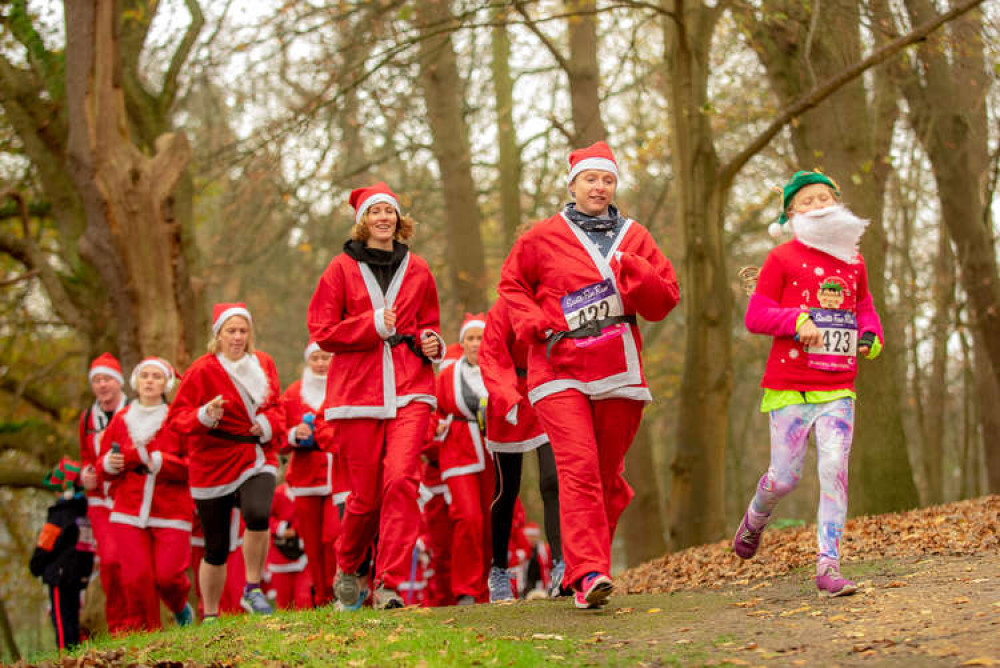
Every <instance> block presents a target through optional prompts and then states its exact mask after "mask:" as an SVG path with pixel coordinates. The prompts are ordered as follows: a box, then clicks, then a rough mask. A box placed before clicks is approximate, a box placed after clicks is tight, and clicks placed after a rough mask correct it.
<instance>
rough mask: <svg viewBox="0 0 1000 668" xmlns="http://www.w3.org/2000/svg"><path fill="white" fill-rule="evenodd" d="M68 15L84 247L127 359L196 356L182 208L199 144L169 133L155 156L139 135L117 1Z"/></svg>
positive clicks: (72, 134) (70, 8) (74, 5)
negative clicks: (187, 306)
mask: <svg viewBox="0 0 1000 668" xmlns="http://www.w3.org/2000/svg"><path fill="white" fill-rule="evenodd" d="M65 17H66V98H67V109H68V118H69V138H68V156H69V170H70V174H71V176H72V177H73V180H74V182H75V183H76V186H77V189H78V191H79V192H80V194H81V198H82V200H83V203H84V209H85V211H86V215H87V229H86V232H85V233H84V236H83V238H82V239H81V240H80V248H81V254H84V255H85V256H86V257H87V258H88V260H89V261H90V262H91V263H92V264H93V265H94V266H95V267H97V269H98V272H99V273H100V274H101V277H102V279H103V281H104V283H105V285H106V287H107V289H108V294H109V296H110V298H111V302H112V304H113V308H114V311H115V316H116V320H117V323H118V344H119V345H118V348H119V353H120V355H121V357H122V361H123V363H124V364H125V366H132V365H134V364H135V363H136V362H137V361H139V359H140V358H141V357H142V356H144V355H149V354H157V355H162V356H165V357H167V358H168V359H171V360H185V359H189V357H190V353H189V350H188V347H187V344H186V341H185V322H184V321H183V315H182V302H183V301H184V299H185V298H186V296H187V295H188V294H189V293H190V291H191V286H190V283H188V282H187V281H186V280H184V281H182V280H181V278H180V277H179V276H178V271H177V268H178V266H180V265H183V261H182V256H183V252H184V249H183V246H182V239H181V234H180V227H179V225H178V223H177V221H176V219H175V215H174V210H173V209H174V189H175V187H176V185H177V183H178V180H179V179H180V177H181V175H182V173H183V170H184V169H185V166H186V165H187V162H188V160H189V158H190V153H191V149H190V146H189V145H188V142H187V140H186V138H185V137H184V135H183V134H164V135H161V136H160V137H159V139H157V141H156V153H155V154H154V155H153V156H152V157H147V156H145V155H143V154H142V153H141V152H140V151H139V150H138V149H137V148H136V147H135V146H134V145H133V144H132V143H131V142H130V140H129V138H128V122H127V118H126V116H125V104H124V95H123V91H122V82H121V61H120V57H119V49H118V31H117V21H118V16H117V14H116V12H115V3H114V1H113V0H96V1H95V2H93V3H79V2H67V3H66V5H65ZM184 278H185V279H186V278H187V277H184ZM179 295H182V299H181V300H179V299H178V296H179Z"/></svg>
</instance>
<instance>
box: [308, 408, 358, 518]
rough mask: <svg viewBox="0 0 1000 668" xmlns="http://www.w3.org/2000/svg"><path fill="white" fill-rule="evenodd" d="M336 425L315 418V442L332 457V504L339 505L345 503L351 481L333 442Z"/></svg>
mask: <svg viewBox="0 0 1000 668" xmlns="http://www.w3.org/2000/svg"><path fill="white" fill-rule="evenodd" d="M335 431H336V425H335V424H334V423H333V422H331V421H329V420H326V419H325V418H323V417H322V416H320V415H317V416H316V440H317V441H318V442H319V443H320V444H321V445H322V447H323V448H324V450H327V451H328V452H330V453H331V454H332V455H333V460H332V467H333V503H334V504H336V505H341V504H344V503H346V502H347V497H349V496H350V495H351V479H350V477H349V476H348V474H347V467H346V466H344V460H343V458H342V457H341V456H340V452H339V451H338V450H337V447H336V445H337V441H336V440H334V433H335Z"/></svg>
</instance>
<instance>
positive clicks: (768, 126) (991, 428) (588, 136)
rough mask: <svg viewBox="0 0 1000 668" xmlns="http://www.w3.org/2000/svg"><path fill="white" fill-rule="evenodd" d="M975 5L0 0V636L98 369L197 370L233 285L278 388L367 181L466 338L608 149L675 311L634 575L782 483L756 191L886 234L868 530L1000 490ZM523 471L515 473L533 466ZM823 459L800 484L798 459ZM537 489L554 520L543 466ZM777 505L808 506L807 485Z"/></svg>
mask: <svg viewBox="0 0 1000 668" xmlns="http://www.w3.org/2000/svg"><path fill="white" fill-rule="evenodd" d="M998 10H1000V8H998V6H997V5H996V4H995V3H990V2H986V3H983V2H982V0H964V1H963V2H952V3H946V2H934V1H932V0H715V1H714V2H709V1H707V0H602V1H601V2H597V1H596V0H563V1H555V0H543V1H524V2H488V1H486V0H480V1H478V2H475V1H472V0H468V1H465V0H452V1H448V0H426V1H422V2H404V1H397V0H380V1H377V2H348V1H341V2H319V1H314V2H307V1H305V0H298V1H296V0H287V1H284V2H281V1H278V0H274V1H273V2H267V1H263V0H262V1H260V2H253V3H247V2H233V1H232V0H229V1H227V2H213V3H207V2H203V1H199V0H161V1H159V2H157V1H156V0H117V2H115V1H113V0H94V1H93V2H66V3H65V6H63V5H62V4H60V3H57V2H51V1H50V2H27V1H26V0H5V1H4V2H2V3H0V24H2V32H0V189H2V196H3V199H2V201H0V286H2V291H0V448H2V453H0V562H2V567H0V631H2V632H3V633H4V635H8V634H9V636H8V637H9V638H10V639H11V640H14V639H16V640H17V642H18V644H19V645H20V646H21V648H22V650H28V651H30V650H31V649H32V648H40V647H43V646H46V645H47V644H48V642H49V640H48V632H47V625H48V622H47V619H46V618H45V613H44V603H43V601H44V593H43V591H42V589H41V587H40V585H39V584H38V583H37V582H35V581H33V580H32V579H31V578H30V577H29V576H28V573H27V568H26V563H27V559H28V555H29V554H30V551H31V549H32V544H33V537H34V534H35V532H36V531H37V529H38V527H39V525H40V524H41V523H42V521H43V518H44V507H45V506H46V505H47V504H48V503H49V502H50V501H51V498H50V496H49V494H48V493H46V492H44V491H41V490H39V489H37V488H38V486H39V481H40V480H41V477H42V474H43V472H44V471H45V470H46V469H47V468H48V467H49V466H51V465H52V464H53V463H54V462H56V461H57V460H58V458H59V457H60V456H62V455H63V454H71V455H73V456H77V454H78V444H77V440H76V425H77V419H78V415H79V412H80V410H81V409H83V408H84V407H85V406H86V405H88V403H89V402H90V400H91V399H90V398H89V397H90V393H89V388H88V386H87V383H86V369H87V365H88V363H89V360H90V359H91V358H92V357H93V356H95V355H96V354H98V353H100V352H102V351H105V350H110V351H112V352H114V353H115V354H117V355H119V357H120V359H122V361H123V364H124V366H125V367H126V370H127V369H128V368H130V367H131V365H132V364H134V363H135V362H136V361H137V360H138V359H140V358H141V357H142V356H144V355H149V354H156V355H162V356H164V357H167V358H168V359H170V360H171V361H173V362H174V363H175V364H176V365H177V366H178V367H179V368H181V369H183V368H184V367H185V366H186V365H187V364H188V363H189V362H190V361H191V360H192V359H194V358H195V357H197V356H198V355H199V354H201V352H202V351H203V350H204V345H205V344H206V342H207V339H208V334H209V325H208V315H209V312H210V309H211V304H212V303H214V302H216V301H236V300H241V301H245V302H247V304H248V305H249V307H250V309H251V311H252V312H253V314H254V319H255V325H256V327H257V334H258V337H259V343H260V346H261V348H262V349H264V350H266V351H268V352H269V353H270V354H271V355H272V356H273V357H274V358H275V360H276V362H277V365H278V369H279V371H280V374H281V378H282V382H283V383H285V384H287V383H290V382H292V381H293V380H294V379H296V378H297V377H298V376H299V374H300V372H301V360H302V357H301V351H302V349H303V347H304V346H305V344H306V343H307V332H306V329H305V309H306V306H307V304H308V300H309V298H310V296H311V294H312V291H313V288H314V287H315V284H316V281H317V279H318V277H319V275H320V273H321V272H322V270H323V268H324V267H325V266H326V264H327V263H328V262H329V260H330V259H331V258H332V257H333V256H334V255H335V254H336V253H338V252H339V251H340V249H341V246H342V244H343V242H344V240H345V239H346V237H347V235H348V231H349V227H350V223H351V220H352V216H351V212H350V210H349V207H348V205H347V203H346V196H347V193H348V192H349V191H350V190H351V189H352V188H355V187H358V186H361V185H368V184H371V183H372V182H374V181H376V180H385V181H387V182H388V183H389V184H390V185H391V186H392V187H393V189H394V190H395V191H396V192H397V193H399V194H400V195H401V198H402V204H403V207H404V209H406V210H407V211H408V212H409V213H411V214H412V215H413V216H414V217H415V218H416V220H417V221H418V223H419V225H418V228H417V236H416V238H415V239H414V241H413V244H412V247H413V249H414V250H415V252H417V253H419V254H420V255H422V256H423V257H425V258H426V259H427V260H428V261H429V262H430V264H431V267H432V269H433V271H434V272H435V276H436V277H437V279H438V288H439V291H440V296H441V304H442V324H443V328H444V333H445V336H446V339H448V340H449V341H453V340H454V339H455V336H456V334H457V329H458V326H459V324H460V322H461V320H462V317H463V314H464V313H465V312H466V311H480V310H484V309H486V308H487V307H488V306H489V304H490V303H491V301H492V299H493V297H494V296H495V285H496V281H497V277H498V271H499V267H500V264H501V263H502V261H503V259H504V257H505V255H506V253H507V251H508V249H509V248H510V245H511V244H512V242H513V239H514V238H515V237H516V234H517V229H518V227H519V226H520V225H521V224H522V223H524V222H527V221H531V220H537V219H541V218H544V217H547V216H549V215H551V214H552V213H554V212H555V211H557V210H558V208H559V207H560V206H561V205H562V204H563V203H564V202H565V201H566V200H567V193H566V189H565V176H566V173H567V169H566V156H567V154H568V152H569V150H570V149H572V148H574V147H579V146H584V145H587V144H590V143H592V142H593V141H596V140H598V139H606V140H607V141H608V142H609V143H610V144H611V146H612V147H613V150H614V151H615V154H616V156H617V158H618V162H619V165H620V167H621V175H622V176H621V183H620V186H619V191H618V204H619V206H620V208H621V209H622V211H623V212H624V213H625V214H627V215H629V216H630V217H632V218H635V219H637V220H638V221H640V222H641V223H643V224H644V225H646V226H647V227H648V228H649V229H650V230H651V231H652V233H653V235H654V236H655V238H656V239H657V241H658V243H659V244H660V247H661V248H662V249H663V251H664V253H665V254H666V255H667V256H668V257H669V258H670V259H671V260H672V261H673V262H674V265H675V267H676V269H677V271H678V275H679V277H680V280H681V290H682V304H681V306H680V307H678V309H677V310H676V311H675V312H674V313H673V314H671V315H670V316H669V317H668V318H667V319H666V321H664V322H662V323H644V324H643V325H642V329H643V335H644V338H645V351H644V355H645V360H646V370H647V375H648V379H649V383H650V385H651V386H652V388H653V393H654V396H655V397H656V399H655V401H654V402H653V403H652V404H651V405H650V406H649V407H648V409H647V411H646V414H645V417H644V420H643V424H642V428H641V430H640V433H639V436H638V438H637V439H636V442H635V444H634V446H633V448H632V450H631V451H630V452H629V455H628V458H627V461H626V467H627V468H626V475H627V477H628V478H629V480H630V482H631V484H632V485H633V487H634V488H635V490H636V498H635V500H634V501H633V504H632V506H631V507H630V508H629V510H628V511H627V512H626V515H625V516H624V518H623V520H622V525H621V530H620V531H619V536H618V538H617V540H616V545H615V555H616V564H617V567H624V566H626V565H634V564H637V563H641V562H642V561H645V560H647V559H650V558H652V557H655V556H658V555H660V554H663V553H664V552H665V551H667V550H672V549H679V548H682V547H686V546H690V545H695V544H699V543H703V542H707V541H712V540H717V539H720V538H722V537H724V536H726V535H727V534H728V533H729V532H730V531H731V530H733V528H734V527H735V522H736V521H737V520H738V518H739V516H740V514H741V512H742V507H743V505H744V504H745V503H746V499H747V498H748V495H749V494H750V492H751V490H752V489H753V485H754V484H755V483H756V480H757V477H758V476H759V475H760V474H761V472H762V471H763V470H764V469H765V468H766V465H767V459H768V449H769V446H768V433H767V420H766V417H765V416H763V415H761V414H760V413H759V412H758V410H757V406H758V402H759V399H760V390H759V380H760V375H761V373H762V370H763V364H764V361H765V359H766V356H767V350H768V345H769V341H768V340H767V339H765V338H763V337H753V336H750V335H748V334H747V333H746V331H745V329H744V328H743V325H742V314H743V310H744V308H745V306H746V295H745V293H744V292H743V290H742V288H741V281H740V279H739V276H738V272H739V269H740V268H742V267H745V266H753V265H759V264H760V263H761V262H762V261H763V259H764V257H765V255H766V253H767V252H768V250H769V249H770V248H772V247H773V246H774V244H775V243H776V242H775V241H774V240H773V239H771V238H770V237H769V236H768V235H767V233H766V229H767V224H768V223H770V222H772V220H774V219H775V218H776V217H777V214H778V210H779V197H778V195H777V194H776V193H775V192H774V190H773V189H774V188H775V187H780V186H781V185H782V184H783V183H784V181H785V180H786V179H787V178H788V177H789V176H790V175H791V173H792V172H794V171H795V170H797V169H813V168H816V169H821V170H823V171H824V172H826V173H827V174H829V175H831V176H832V177H834V178H835V179H836V180H837V181H838V182H839V184H840V186H841V188H842V190H843V194H844V201H845V203H846V204H848V206H850V207H851V208H852V209H853V210H854V211H855V212H856V213H858V214H859V215H862V216H863V217H866V218H869V219H871V221H872V222H871V225H870V227H869V229H868V231H867V233H866V235H865V238H864V242H863V252H864V254H865V257H866V261H867V263H868V267H869V275H870V281H871V288H872V291H873V294H874V296H875V300H876V305H877V307H878V308H879V310H880V312H881V315H882V319H883V324H884V325H885V330H886V349H885V352H884V354H883V355H882V356H881V357H880V358H879V359H878V360H876V361H875V362H871V363H869V362H862V363H861V365H860V366H861V373H860V377H859V387H858V391H859V408H858V425H857V432H856V435H855V441H854V448H853V449H854V452H853V457H852V480H851V513H852V514H868V513H877V512H887V511H895V510H901V509H907V508H912V507H916V506H918V505H929V504H935V503H940V502H943V501H949V500H955V499H960V498H968V497H971V496H977V495H980V494H984V493H988V492H992V493H997V492H1000V441H998V440H997V439H996V438H995V437H993V438H990V437H989V435H990V434H994V435H995V434H997V433H1000V277H998V271H997V247H996V237H997V225H998V222H997V221H998V217H997V214H996V213H995V212H994V210H993V208H992V205H993V203H994V202H995V200H996V186H997V181H998V177H1000V115H998V101H1000V98H998V93H1000V89H998V86H997V78H998V74H1000V60H998V58H997V55H998V46H1000V35H998V24H997V21H998V18H1000V11H998ZM529 460H530V458H529ZM808 466H809V467H810V468H812V469H814V466H815V458H814V456H813V457H812V459H811V460H810V462H809V464H808ZM532 475H533V473H531V472H530V471H529V475H528V479H527V480H526V481H525V484H524V486H523V489H524V495H525V499H526V505H527V507H528V511H529V515H532V516H536V517H537V516H538V515H539V512H538V510H539V509H538V506H539V502H538V498H537V492H536V491H535V489H534V487H535V486H533V482H532V480H531V477H532ZM801 486H802V488H803V489H801V490H799V491H798V492H797V493H796V494H794V495H792V496H791V497H790V498H789V499H787V500H786V501H785V502H783V504H782V506H781V509H780V513H781V515H782V517H783V518H787V519H789V520H796V521H800V520H809V519H811V517H812V516H813V515H814V513H815V504H816V498H817V494H818V491H817V485H816V480H815V476H814V475H807V476H806V477H805V478H804V480H803V483H802V485H801Z"/></svg>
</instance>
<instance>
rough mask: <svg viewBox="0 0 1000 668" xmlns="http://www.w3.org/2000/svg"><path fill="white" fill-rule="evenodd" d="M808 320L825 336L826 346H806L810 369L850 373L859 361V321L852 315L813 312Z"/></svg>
mask: <svg viewBox="0 0 1000 668" xmlns="http://www.w3.org/2000/svg"><path fill="white" fill-rule="evenodd" d="M809 317H810V318H812V321H813V323H814V324H815V325H816V327H818V328H819V331H820V332H821V333H822V334H823V345H822V346H818V347H812V346H807V347H806V354H808V355H809V366H810V368H813V369H820V370H821V371H850V370H852V369H854V368H855V366H857V363H858V360H857V356H858V321H857V318H855V317H854V314H853V313H851V312H850V311H843V310H840V309H825V308H819V309H812V310H811V311H809Z"/></svg>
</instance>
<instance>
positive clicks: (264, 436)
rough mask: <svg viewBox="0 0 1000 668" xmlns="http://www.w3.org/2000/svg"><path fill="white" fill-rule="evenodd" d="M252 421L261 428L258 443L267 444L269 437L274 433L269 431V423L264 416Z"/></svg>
mask: <svg viewBox="0 0 1000 668" xmlns="http://www.w3.org/2000/svg"><path fill="white" fill-rule="evenodd" d="M254 421H255V422H256V423H257V424H259V425H260V428H261V434H260V442H261V443H267V442H268V441H270V440H271V437H272V436H273V435H274V432H272V431H271V421H270V420H268V419H267V417H266V416H264V415H258V416H257V417H256V418H254Z"/></svg>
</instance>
